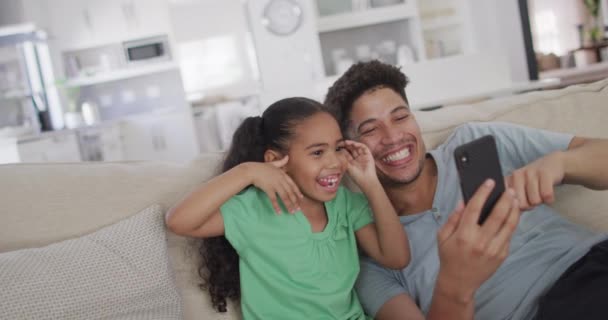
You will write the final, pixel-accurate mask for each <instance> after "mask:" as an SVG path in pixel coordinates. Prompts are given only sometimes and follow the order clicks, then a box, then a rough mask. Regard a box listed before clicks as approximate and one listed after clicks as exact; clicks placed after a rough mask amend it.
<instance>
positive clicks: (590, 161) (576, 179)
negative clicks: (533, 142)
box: [563, 137, 608, 190]
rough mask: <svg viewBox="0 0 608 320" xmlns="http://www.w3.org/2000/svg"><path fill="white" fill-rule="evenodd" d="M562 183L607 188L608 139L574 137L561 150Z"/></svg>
mask: <svg viewBox="0 0 608 320" xmlns="http://www.w3.org/2000/svg"><path fill="white" fill-rule="evenodd" d="M563 161H564V179H563V183H567V184H580V185H583V186H585V187H587V188H590V189H594V190H605V189H608V139H585V138H581V137H574V138H573V139H572V142H570V145H569V146H568V150H567V151H565V152H563Z"/></svg>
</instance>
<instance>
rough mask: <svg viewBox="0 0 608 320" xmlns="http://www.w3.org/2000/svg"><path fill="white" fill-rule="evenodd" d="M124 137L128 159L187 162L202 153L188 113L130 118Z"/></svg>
mask: <svg viewBox="0 0 608 320" xmlns="http://www.w3.org/2000/svg"><path fill="white" fill-rule="evenodd" d="M122 137H123V146H124V157H125V160H160V161H176V162H186V161H189V160H192V159H193V158H195V157H196V156H197V155H198V154H199V147H198V145H197V141H196V134H195V130H194V124H193V120H192V115H191V114H190V113H189V110H187V111H182V112H173V113H165V114H152V115H144V116H137V117H133V118H129V119H128V120H125V121H124V122H123V124H122Z"/></svg>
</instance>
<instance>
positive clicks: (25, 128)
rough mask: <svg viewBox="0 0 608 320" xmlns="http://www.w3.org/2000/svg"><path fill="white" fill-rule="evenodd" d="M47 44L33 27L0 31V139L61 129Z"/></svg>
mask: <svg viewBox="0 0 608 320" xmlns="http://www.w3.org/2000/svg"><path fill="white" fill-rule="evenodd" d="M46 40H47V35H46V32H44V31H43V30H38V29H37V28H36V27H35V26H34V25H32V24H25V25H12V26H4V27H1V28H0V138H3V137H21V136H29V135H34V134H38V133H40V132H41V131H50V130H56V129H62V128H63V127H64V124H63V112H62V109H61V103H60V98H59V93H58V91H57V88H56V86H55V78H54V75H53V68H52V64H51V56H50V52H49V48H48V45H47V41H46Z"/></svg>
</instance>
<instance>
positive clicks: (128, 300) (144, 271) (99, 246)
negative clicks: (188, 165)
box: [0, 205, 182, 320]
mask: <svg viewBox="0 0 608 320" xmlns="http://www.w3.org/2000/svg"><path fill="white" fill-rule="evenodd" d="M0 288H1V289H0V318H2V319H66V320H67V319H101V318H103V319H159V320H160V319H163V320H167V319H181V318H182V309H181V301H180V297H179V294H178V291H177V288H176V286H175V283H174V280H173V276H172V273H171V270H170V267H169V260H168V255H167V245H166V236H165V230H164V220H163V211H162V209H161V207H160V206H159V205H153V206H151V207H149V208H147V209H144V210H143V211H141V212H139V213H137V214H136V215H134V216H132V217H130V218H128V219H126V220H123V221H120V222H118V223H116V224H114V225H111V226H108V227H105V228H103V229H101V230H99V231H96V232H94V233H92V234H89V235H86V236H83V237H80V238H76V239H72V240H66V241H62V242H58V243H55V244H51V245H49V246H46V247H42V248H33V249H23V250H17V251H11V252H6V253H2V254H0Z"/></svg>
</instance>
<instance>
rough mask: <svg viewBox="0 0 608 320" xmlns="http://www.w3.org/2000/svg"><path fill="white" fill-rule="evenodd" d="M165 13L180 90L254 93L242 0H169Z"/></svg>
mask: <svg viewBox="0 0 608 320" xmlns="http://www.w3.org/2000/svg"><path fill="white" fill-rule="evenodd" d="M169 15H170V19H171V25H172V28H173V33H174V39H175V41H174V42H175V46H176V47H175V48H174V53H175V56H176V58H177V59H178V60H179V63H180V65H181V69H182V77H183V80H184V86H185V89H186V92H188V93H196V92H202V93H205V94H212V95H213V94H222V95H233V94H232V93H233V92H237V94H236V95H237V96H238V95H248V94H252V93H255V91H256V90H257V86H258V79H257V78H258V74H257V66H256V64H255V49H254V47H253V45H252V44H251V41H250V39H249V27H248V25H247V20H246V12H245V7H244V4H243V2H242V1H240V0H222V1H215V0H172V1H170V2H169Z"/></svg>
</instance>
